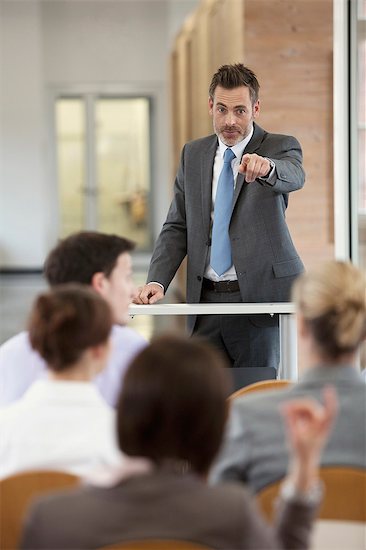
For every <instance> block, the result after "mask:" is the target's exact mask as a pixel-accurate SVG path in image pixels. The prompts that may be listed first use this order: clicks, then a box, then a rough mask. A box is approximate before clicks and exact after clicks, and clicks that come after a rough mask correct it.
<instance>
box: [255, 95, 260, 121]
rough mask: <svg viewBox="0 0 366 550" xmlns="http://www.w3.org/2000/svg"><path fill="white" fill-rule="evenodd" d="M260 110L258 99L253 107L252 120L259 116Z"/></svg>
mask: <svg viewBox="0 0 366 550" xmlns="http://www.w3.org/2000/svg"><path fill="white" fill-rule="evenodd" d="M260 110H261V105H260V101H259V99H258V100H257V101H256V102H255V103H254V105H253V118H257V116H259V113H260Z"/></svg>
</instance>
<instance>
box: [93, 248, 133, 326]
mask: <svg viewBox="0 0 366 550" xmlns="http://www.w3.org/2000/svg"><path fill="white" fill-rule="evenodd" d="M98 291H99V293H100V294H101V295H102V296H103V298H104V299H105V300H106V301H107V302H108V303H109V305H110V307H111V309H112V312H113V318H114V322H115V323H117V324H119V325H125V324H126V323H127V322H128V319H129V317H128V306H129V305H130V303H131V302H132V298H133V297H134V295H135V293H136V287H135V285H134V283H133V280H132V262H131V256H130V254H128V253H127V252H125V253H123V254H120V256H118V259H117V262H116V265H115V267H114V269H113V271H112V273H111V274H110V275H109V277H106V276H104V275H103V279H102V281H101V285H100V286H99V288H98Z"/></svg>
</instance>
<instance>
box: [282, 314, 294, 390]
mask: <svg viewBox="0 0 366 550" xmlns="http://www.w3.org/2000/svg"><path fill="white" fill-rule="evenodd" d="M279 317H280V364H279V378H280V379H287V380H293V381H297V379H298V372H297V334H296V316H295V315H289V314H284V313H282V314H280V316H279Z"/></svg>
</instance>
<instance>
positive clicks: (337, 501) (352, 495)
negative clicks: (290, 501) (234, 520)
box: [257, 466, 366, 522]
mask: <svg viewBox="0 0 366 550" xmlns="http://www.w3.org/2000/svg"><path fill="white" fill-rule="evenodd" d="M320 478H321V479H322V481H323V483H324V486H325V487H324V489H325V491H324V498H323V503H322V505H321V507H320V510H319V513H318V516H317V517H318V519H322V520H337V521H353V522H366V470H364V469H361V468H350V467H343V466H337V467H332V466H324V467H322V468H321V469H320ZM281 482H282V481H277V482H276V483H272V484H271V485H269V486H268V487H265V488H264V489H263V490H262V491H260V492H259V493H258V495H257V500H258V504H259V507H260V508H261V510H262V512H263V514H264V515H265V517H267V518H268V519H270V520H272V519H273V515H274V506H273V503H274V501H275V499H276V497H277V495H278V490H279V486H280V484H281Z"/></svg>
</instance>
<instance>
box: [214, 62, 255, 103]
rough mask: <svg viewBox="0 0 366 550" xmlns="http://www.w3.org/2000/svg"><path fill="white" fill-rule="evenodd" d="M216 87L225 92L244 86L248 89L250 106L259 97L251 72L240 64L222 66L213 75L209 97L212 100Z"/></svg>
mask: <svg viewBox="0 0 366 550" xmlns="http://www.w3.org/2000/svg"><path fill="white" fill-rule="evenodd" d="M217 86H222V87H223V88H226V89H227V90H231V89H233V88H238V87H239V86H246V87H247V88H249V94H250V99H251V102H252V105H254V103H256V102H257V101H258V97H259V82H258V80H257V77H256V76H255V74H254V73H253V71H252V70H250V69H248V67H245V66H244V65H243V64H242V63H236V64H235V65H222V66H221V67H220V68H219V69H218V71H217V72H216V73H215V74H214V75H213V77H212V80H211V84H210V88H209V96H210V98H211V99H212V100H213V99H214V95H215V90H216V87H217Z"/></svg>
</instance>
